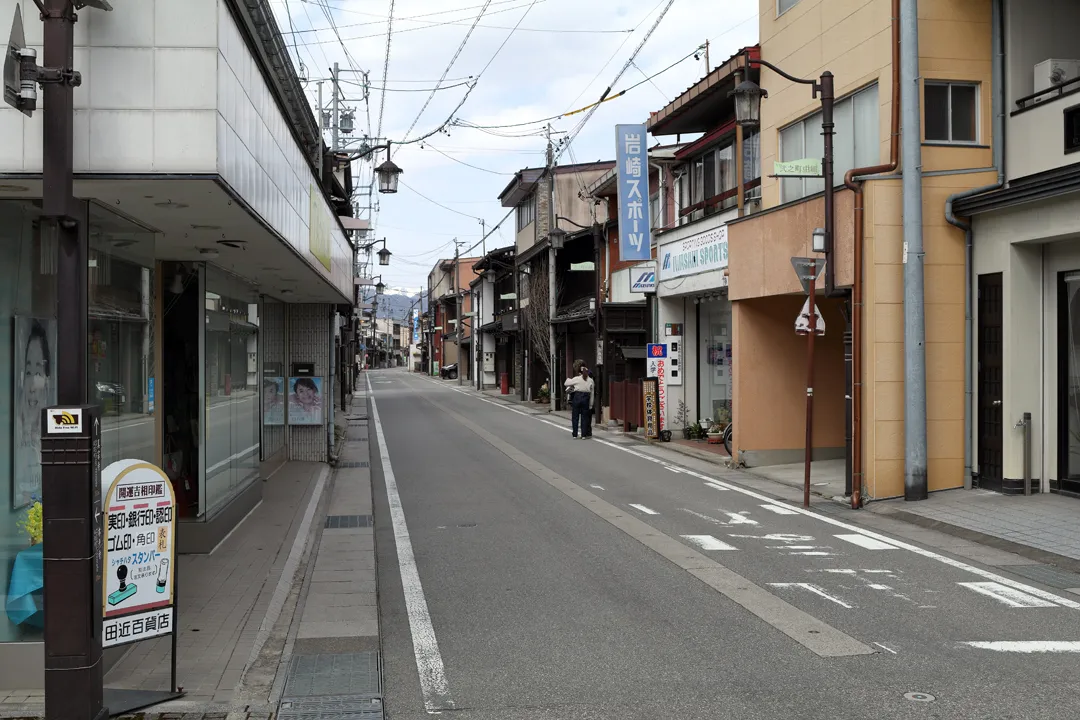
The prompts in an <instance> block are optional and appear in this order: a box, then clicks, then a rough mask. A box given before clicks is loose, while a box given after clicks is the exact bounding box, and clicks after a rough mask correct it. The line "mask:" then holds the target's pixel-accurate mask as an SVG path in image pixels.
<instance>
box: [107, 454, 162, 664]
mask: <svg viewBox="0 0 1080 720" xmlns="http://www.w3.org/2000/svg"><path fill="white" fill-rule="evenodd" d="M102 481H103V484H104V483H106V482H108V483H109V490H108V492H107V493H106V495H105V569H104V576H105V577H104V582H103V586H104V590H103V597H102V612H103V615H104V623H103V625H102V646H103V647H116V646H118V645H126V644H128V643H133V642H138V641H139V640H146V639H148V638H153V637H159V636H161V635H168V634H170V633H172V632H173V631H174V625H175V622H174V616H173V602H174V597H173V590H174V587H175V582H174V581H175V577H176V498H175V496H174V495H173V487H172V483H171V482H170V481H169V477H168V476H167V475H166V474H165V473H164V472H162V471H161V469H160V468H158V467H156V466H154V465H151V464H150V463H145V462H141V461H138V460H120V461H118V462H115V463H113V464H112V465H110V466H109V467H107V468H105V470H104V471H103V472H102Z"/></svg>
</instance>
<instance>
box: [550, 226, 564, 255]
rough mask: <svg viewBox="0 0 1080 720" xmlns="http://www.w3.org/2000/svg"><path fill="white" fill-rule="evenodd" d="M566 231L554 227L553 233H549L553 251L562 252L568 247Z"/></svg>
mask: <svg viewBox="0 0 1080 720" xmlns="http://www.w3.org/2000/svg"><path fill="white" fill-rule="evenodd" d="M566 234H567V233H566V231H565V230H563V229H562V228H561V227H558V226H556V227H553V228H552V229H551V232H549V233H548V242H549V243H550V244H551V249H552V250H562V249H563V246H564V245H566Z"/></svg>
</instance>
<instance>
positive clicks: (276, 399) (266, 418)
mask: <svg viewBox="0 0 1080 720" xmlns="http://www.w3.org/2000/svg"><path fill="white" fill-rule="evenodd" d="M262 391H263V425H284V424H285V378H283V377H264V378H263V390H262Z"/></svg>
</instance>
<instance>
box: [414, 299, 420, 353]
mask: <svg viewBox="0 0 1080 720" xmlns="http://www.w3.org/2000/svg"><path fill="white" fill-rule="evenodd" d="M412 342H413V345H419V344H420V310H419V309H417V308H414V309H413V311H412Z"/></svg>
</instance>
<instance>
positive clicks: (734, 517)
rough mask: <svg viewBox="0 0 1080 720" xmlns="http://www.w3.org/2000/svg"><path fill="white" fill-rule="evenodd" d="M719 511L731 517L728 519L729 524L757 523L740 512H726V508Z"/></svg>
mask: <svg viewBox="0 0 1080 720" xmlns="http://www.w3.org/2000/svg"><path fill="white" fill-rule="evenodd" d="M720 512H722V513H724V514H725V515H727V516H728V517H729V518H731V519H730V520H729V521H728V524H729V525H757V524H758V523H757V520H751V519H750V518H748V517H746V516H745V515H743V514H742V513H736V512H728V511H727V510H721V511H720Z"/></svg>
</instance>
